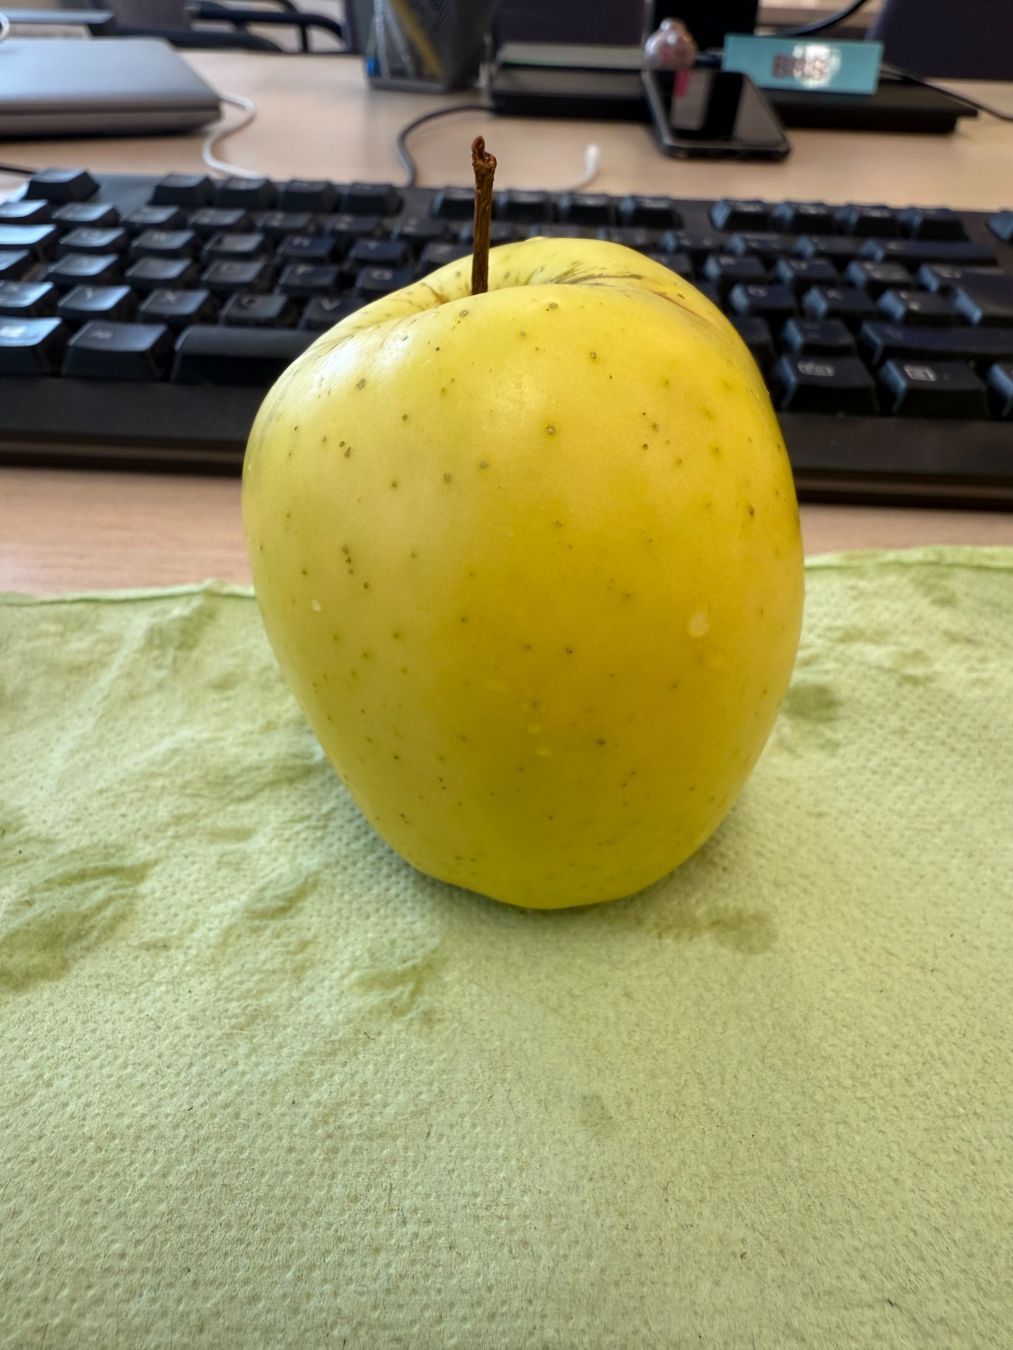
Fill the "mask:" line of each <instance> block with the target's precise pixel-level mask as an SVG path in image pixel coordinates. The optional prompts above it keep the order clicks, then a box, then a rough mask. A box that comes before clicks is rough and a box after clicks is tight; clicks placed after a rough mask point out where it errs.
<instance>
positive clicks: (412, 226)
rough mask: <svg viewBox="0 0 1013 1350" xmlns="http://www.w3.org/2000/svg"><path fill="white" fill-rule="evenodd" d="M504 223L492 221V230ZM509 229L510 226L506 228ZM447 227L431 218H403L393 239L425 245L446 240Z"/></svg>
mask: <svg viewBox="0 0 1013 1350" xmlns="http://www.w3.org/2000/svg"><path fill="white" fill-rule="evenodd" d="M504 223H505V222H503V221H498V220H494V221H493V222H492V224H493V228H495V227H496V226H497V225H500V226H502V225H503V224H504ZM506 228H507V229H510V226H507V227H506ZM448 235H449V227H448V226H447V225H446V224H445V223H444V222H443V221H442V220H434V219H433V218H432V217H431V216H403V217H402V218H401V220H399V221H398V223H397V225H396V226H395V227H394V237H395V239H407V240H408V241H409V242H410V243H412V244H419V245H425V244H428V243H429V242H430V241H434V240H439V239H446V238H447V237H448Z"/></svg>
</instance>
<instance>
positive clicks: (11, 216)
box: [0, 197, 53, 225]
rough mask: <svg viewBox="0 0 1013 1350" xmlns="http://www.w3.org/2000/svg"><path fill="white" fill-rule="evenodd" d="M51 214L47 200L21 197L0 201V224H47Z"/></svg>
mask: <svg viewBox="0 0 1013 1350" xmlns="http://www.w3.org/2000/svg"><path fill="white" fill-rule="evenodd" d="M52 214H53V208H52V207H51V206H50V204H49V202H44V201H38V200H36V199H32V198H30V197H21V198H20V199H19V200H18V201H16V202H0V225H48V223H49V221H50V219H51V217H52Z"/></svg>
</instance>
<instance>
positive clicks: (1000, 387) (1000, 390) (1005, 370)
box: [0, 320, 1013, 422]
mask: <svg viewBox="0 0 1013 1350" xmlns="http://www.w3.org/2000/svg"><path fill="white" fill-rule="evenodd" d="M2 322H3V320H0V323H2ZM988 393H989V398H990V399H991V401H992V413H993V415H994V416H995V417H998V418H1001V419H1002V420H1003V421H1005V422H1009V421H1013V362H1009V361H1005V362H997V363H996V364H995V365H994V366H992V367H991V368H990V369H989V372H988Z"/></svg>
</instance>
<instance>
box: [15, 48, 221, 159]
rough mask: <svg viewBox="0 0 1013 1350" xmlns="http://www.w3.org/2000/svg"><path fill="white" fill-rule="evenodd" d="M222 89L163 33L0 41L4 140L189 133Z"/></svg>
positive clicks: (207, 116) (214, 106) (217, 110)
mask: <svg viewBox="0 0 1013 1350" xmlns="http://www.w3.org/2000/svg"><path fill="white" fill-rule="evenodd" d="M220 116H221V105H220V104H219V102H218V95H217V94H216V93H215V91H214V90H213V89H212V88H211V87H210V85H208V84H205V82H204V81H203V80H202V79H201V77H200V76H199V75H198V74H197V72H196V71H195V70H193V69H191V67H190V66H188V65H187V63H186V62H185V61H184V60H183V58H182V57H181V56H179V55H178V54H177V52H176V51H174V50H173V48H172V47H170V46H169V44H168V43H166V42H162V41H161V40H160V39H158V38H55V37H54V38H43V37H38V38H9V39H8V40H7V41H6V42H0V140H12V139H15V138H17V137H21V138H24V137H30V138H32V139H35V138H38V137H44V136H59V137H67V136H95V135H113V136H115V135H131V134H134V133H137V134H145V133H151V132H157V131H186V130H189V129H191V128H194V127H202V126H206V125H207V124H208V123H209V122H214V121H216V120H217V119H218V118H219V117H220Z"/></svg>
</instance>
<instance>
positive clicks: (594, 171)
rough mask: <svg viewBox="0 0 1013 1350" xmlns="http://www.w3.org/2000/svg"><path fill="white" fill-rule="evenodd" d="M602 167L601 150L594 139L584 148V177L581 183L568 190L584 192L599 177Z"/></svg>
mask: <svg viewBox="0 0 1013 1350" xmlns="http://www.w3.org/2000/svg"><path fill="white" fill-rule="evenodd" d="M600 168H601V150H600V149H599V148H598V146H597V145H595V143H594V142H593V141H592V142H591V143H590V145H588V146H587V147H586V148H585V150H584V177H583V178H582V179H581V180H580V182H579V183H574V185H573V187H571V188H569V189H568V191H570V192H583V191H584V189H585V188H589V187H590V186H591V184H592V183H593V182H594V180H595V179H596V178H597V177H598V171H599V169H600Z"/></svg>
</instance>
